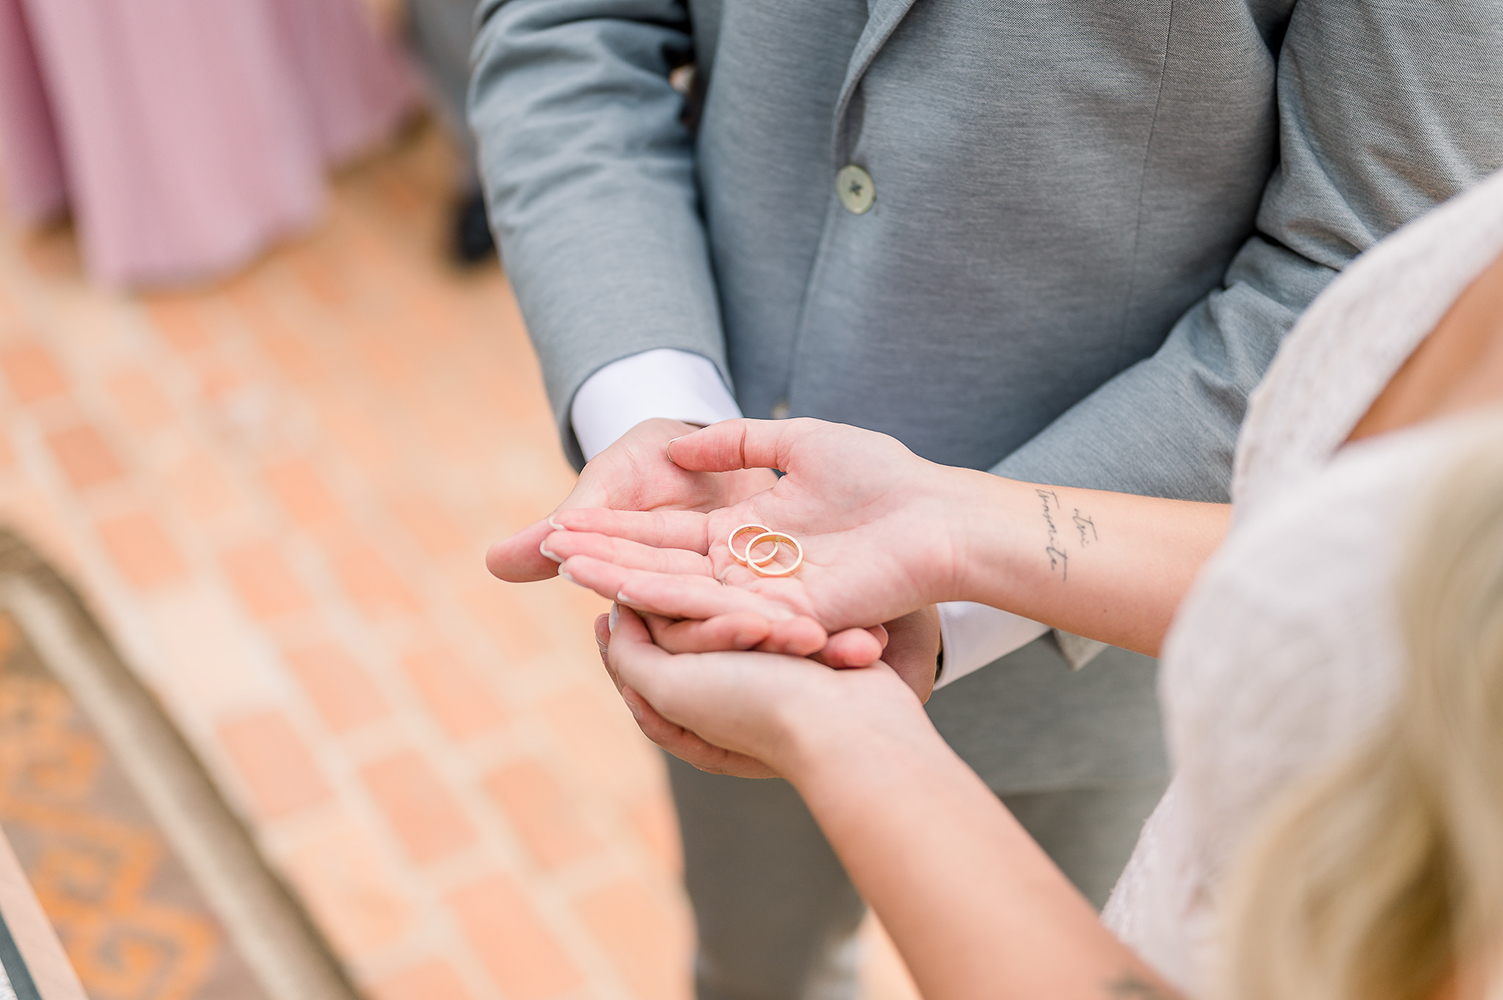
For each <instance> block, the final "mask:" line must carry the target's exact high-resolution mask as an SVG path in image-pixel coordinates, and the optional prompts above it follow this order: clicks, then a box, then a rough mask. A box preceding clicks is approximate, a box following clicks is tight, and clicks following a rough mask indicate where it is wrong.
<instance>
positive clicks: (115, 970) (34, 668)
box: [0, 611, 266, 1000]
mask: <svg viewBox="0 0 1503 1000" xmlns="http://www.w3.org/2000/svg"><path fill="white" fill-rule="evenodd" d="M0 827H3V828H4V831H5V835H6V836H7V837H8V838H9V840H10V842H11V845H12V846H13V847H14V848H15V851H16V855H17V857H18V858H19V859H20V861H21V864H22V867H23V868H24V869H25V870H26V873H27V875H28V877H29V878H30V880H31V884H32V887H33V889H34V890H35V892H36V895H37V898H38V900H39V901H40V902H41V904H42V908H43V909H44V910H45V911H46V913H47V916H48V918H49V919H50V920H51V921H52V924H53V926H54V927H55V928H56V930H57V934H58V937H59V939H60V940H61V941H62V944H63V947H64V949H65V950H66V951H67V953H68V957H69V958H70V959H71V960H72V962H73V965H74V968H75V969H76V970H77V972H78V976H79V979H80V980H81V981H82V983H83V986H84V989H85V990H86V991H87V992H88V994H89V996H90V997H91V998H92V1000H200V998H202V1000H211V998H212V1000H265V996H266V995H265V994H264V993H263V992H262V990H261V988H260V986H259V985H258V984H257V982H256V980H255V978H254V977H253V976H252V974H251V971H250V969H249V967H248V966H247V965H246V963H245V962H244V960H243V959H242V958H241V957H240V955H239V954H237V952H236V951H235V949H234V948H233V947H232V946H231V943H230V941H229V939H228V937H227V936H226V934H225V931H224V929H223V928H222V927H221V925H220V923H219V922H218V920H217V919H216V918H215V916H214V915H213V913H212V912H211V911H210V909H209V908H208V906H207V905H206V903H205V902H204V899H203V897H202V895H201V894H200V893H199V891H198V889H197V888H196V887H195V885H194V884H193V881H192V879H191V878H190V877H189V875H188V872H187V871H186V869H185V868H184V867H183V865H182V863H181V862H180V861H179V860H178V858H177V857H176V855H175V854H174V853H173V850H172V848H171V846H170V845H169V844H168V842H167V840H166V838H165V837H164V836H163V834H162V832H161V830H160V829H158V827H157V825H156V824H155V823H154V822H153V821H152V818H151V816H150V814H149V813H148V812H147V811H146V809H145V807H144V806H143V805H142V803H141V800H140V798H139V796H138V795H137V794H136V793H135V791H134V790H133V789H132V788H131V786H130V784H129V782H128V781H127V779H126V777H125V775H124V773H123V772H122V771H121V769H120V767H119V766H118V764H116V762H115V761H114V760H113V759H112V756H111V753H110V750H109V748H108V747H107V746H105V744H104V742H103V741H102V740H101V739H100V737H99V735H98V733H97V732H96V731H95V729H94V728H93V727H92V726H91V725H90V724H89V722H88V720H87V719H86V718H85V717H84V716H83V713H82V712H81V711H80V710H79V707H78V705H77V704H76V703H75V702H74V700H73V699H72V697H70V695H69V693H68V691H67V689H65V688H64V687H63V685H62V684H60V683H59V682H58V681H57V680H56V679H55V678H54V677H53V675H52V673H51V672H50V671H49V670H48V668H47V665H46V664H45V663H44V662H43V661H42V659H41V658H40V657H39V656H38V655H37V653H36V651H35V649H34V647H33V646H32V645H31V643H30V642H29V641H28V640H27V638H26V636H25V634H24V633H23V632H22V631H21V629H20V627H19V626H18V625H17V623H16V620H15V619H14V617H12V616H11V615H10V614H9V613H8V612H3V611H0Z"/></svg>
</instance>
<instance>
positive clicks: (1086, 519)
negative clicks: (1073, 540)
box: [1070, 507, 1097, 548]
mask: <svg viewBox="0 0 1503 1000" xmlns="http://www.w3.org/2000/svg"><path fill="white" fill-rule="evenodd" d="M1070 520H1072V521H1074V522H1075V530H1076V531H1078V532H1080V547H1081V548H1085V547H1086V546H1087V545H1090V544H1091V543H1092V542H1094V541H1097V538H1096V522H1095V521H1092V520H1091V518H1090V515H1088V514H1082V513H1081V512H1080V508H1079V507H1076V508H1075V513H1074V514H1073V515H1072V516H1071V518H1070ZM1086 532H1090V537H1089V538H1087V537H1086Z"/></svg>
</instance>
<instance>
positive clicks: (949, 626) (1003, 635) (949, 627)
mask: <svg viewBox="0 0 1503 1000" xmlns="http://www.w3.org/2000/svg"><path fill="white" fill-rule="evenodd" d="M1048 631H1049V626H1047V625H1040V624H1039V623H1038V622H1036V621H1033V620H1031V619H1028V618H1023V617H1021V616H1019V615H1015V614H1013V613H1012V612H1010V611H999V610H998V609H996V608H991V607H987V606H986V605H985V604H973V603H971V602H970V601H950V602H948V603H946V604H941V605H940V606H939V634H940V636H941V641H942V642H943V643H944V651H945V669H944V671H943V672H941V673H940V675H939V680H938V681H936V682H935V684H934V687H935V689H936V690H938V689H939V688H942V687H944V686H945V685H946V684H953V683H954V682H955V681H958V680H959V679H960V678H962V677H964V676H965V675H966V674H973V673H975V672H976V671H978V670H980V669H981V668H982V667H984V666H986V665H987V664H988V663H991V662H992V661H993V660H995V659H997V658H998V657H999V656H1006V655H1007V654H1008V653H1011V652H1012V651H1013V650H1015V649H1019V648H1021V647H1023V646H1026V645H1028V643H1030V642H1032V641H1033V640H1035V639H1037V638H1038V637H1039V636H1041V635H1043V634H1044V633H1045V632H1048Z"/></svg>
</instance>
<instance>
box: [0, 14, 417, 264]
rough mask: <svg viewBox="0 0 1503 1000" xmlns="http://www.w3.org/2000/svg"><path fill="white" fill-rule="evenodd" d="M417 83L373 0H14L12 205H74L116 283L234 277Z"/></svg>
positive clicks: (6, 146)
mask: <svg viewBox="0 0 1503 1000" xmlns="http://www.w3.org/2000/svg"><path fill="white" fill-rule="evenodd" d="M416 95H417V88H416V86H415V80H414V76H413V74H412V73H411V71H410V69H409V67H408V65H407V62H406V60H405V59H404V57H403V55H402V53H401V52H400V51H399V50H398V49H397V48H396V47H395V46H394V45H392V44H388V43H387V42H385V41H383V40H382V39H381V38H380V37H379V36H378V33H377V31H376V29H375V27H374V25H373V23H372V22H371V20H370V18H369V15H368V14H367V12H366V10H365V9H364V8H363V6H362V5H361V3H360V0H0V182H3V184H4V190H5V194H6V209H7V213H8V214H9V215H10V216H11V217H12V218H13V219H18V220H19V221H20V222H22V223H23V224H26V223H32V222H36V221H40V220H41V219H43V218H45V217H46V216H48V215H51V214H53V213H55V212H57V211H58V210H60V209H62V208H63V207H64V206H65V205H67V206H71V208H72V210H73V216H74V220H75V224H76V226H77V230H78V233H79V239H80V243H81V245H82V249H83V255H84V259H85V261H86V263H87V266H88V268H89V271H90V272H91V274H92V275H93V276H94V277H95V278H96V279H98V280H100V281H103V282H106V283H109V284H114V285H161V284H175V283H182V282H186V281H191V280H194V279H199V278H204V277H209V276H212V275H215V274H219V273H223V272H225V271H228V270H231V269H233V268H235V267H237V266H239V265H240V264H243V263H245V262H246V261H247V260H249V259H250V258H252V257H254V256H255V255H256V254H257V253H258V252H260V251H261V250H262V249H263V248H264V247H266V245H267V244H268V243H269V242H271V241H273V240H275V239H277V238H278V237H280V236H283V235H286V234H288V233H291V232H294V231H297V230H299V229H302V228H304V227H307V226H308V225H309V224H310V223H311V222H312V221H313V220H314V218H315V217H316V215H317V213H318V211H319V208H320V206H321V205H322V202H323V197H324V173H325V171H326V169H327V167H328V166H329V165H330V164H331V163H335V162H338V161H340V160H342V159H347V158H349V157H351V156H353V155H355V154H357V153H359V152H361V151H363V150H365V149H367V148H369V147H370V146H372V145H373V144H375V143H376V142H378V141H379V140H380V139H381V138H383V137H384V136H386V135H388V134H389V133H390V131H391V130H392V128H393V127H394V126H395V125H396V124H398V123H399V122H400V121H401V119H402V118H403V116H404V115H405V114H406V113H407V111H408V110H409V109H410V108H411V107H412V105H413V102H414V100H415V98H416Z"/></svg>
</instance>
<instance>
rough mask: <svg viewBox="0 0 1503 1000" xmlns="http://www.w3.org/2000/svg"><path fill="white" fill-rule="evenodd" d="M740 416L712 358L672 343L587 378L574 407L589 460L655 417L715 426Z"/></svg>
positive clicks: (572, 419)
mask: <svg viewBox="0 0 1503 1000" xmlns="http://www.w3.org/2000/svg"><path fill="white" fill-rule="evenodd" d="M739 416H741V408H740V407H738V406H737V405H736V400H735V399H734V398H732V396H731V392H730V390H729V389H727V388H726V386H725V381H724V380H723V379H721V377H720V372H719V371H717V370H716V369H715V365H714V363H713V362H711V361H710V359H709V358H706V357H704V356H702V355H699V354H692V353H690V352H689V351H680V350H676V349H674V348H668V347H660V348H658V349H656V350H651V351H643V352H642V353H641V354H633V355H631V356H630V357H625V358H622V359H621V360H619V361H612V362H611V363H610V364H608V365H606V366H605V367H604V368H602V369H600V370H599V371H597V372H596V373H595V374H593V375H591V376H590V377H589V378H587V379H585V382H584V385H581V386H580V387H579V391H578V392H576V393H575V394H574V402H573V403H571V404H570V405H569V422H570V423H571V424H573V426H574V436H575V437H576V438H577V439H578V440H579V450H580V451H582V452H584V457H585V460H586V461H588V460H590V459H592V458H594V457H595V456H596V455H598V454H600V453H601V452H602V451H605V449H607V448H609V447H610V446H611V445H613V444H615V443H616V441H617V439H619V438H620V437H621V435H623V434H625V433H626V432H627V431H629V430H631V429H632V428H633V427H635V426H637V424H640V423H641V422H642V421H644V420H650V419H652V418H653V417H667V418H669V419H671V420H683V421H685V422H687V423H691V424H713V423H716V422H718V421H721V420H730V419H732V418H734V417H739Z"/></svg>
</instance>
